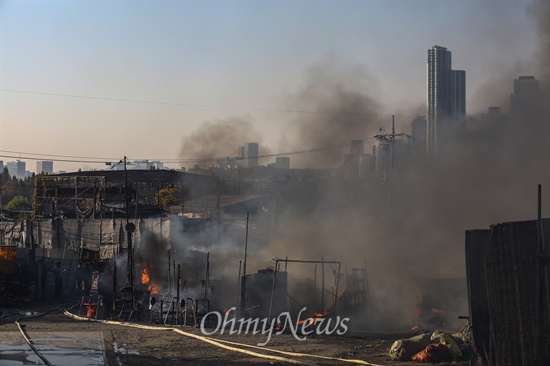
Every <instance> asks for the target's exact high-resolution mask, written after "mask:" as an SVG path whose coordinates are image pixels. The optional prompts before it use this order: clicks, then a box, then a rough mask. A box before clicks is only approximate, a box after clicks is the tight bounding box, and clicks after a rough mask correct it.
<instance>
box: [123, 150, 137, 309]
mask: <svg viewBox="0 0 550 366" xmlns="http://www.w3.org/2000/svg"><path fill="white" fill-rule="evenodd" d="M127 160H128V158H127V157H126V156H124V196H125V207H126V210H125V211H126V233H127V237H128V287H129V288H130V294H131V301H132V304H133V303H134V249H133V247H132V233H133V232H134V231H135V230H136V226H135V225H134V224H133V223H130V212H129V209H130V204H129V202H128V201H129V198H130V196H129V194H128V169H127V167H126V161H127ZM132 306H133V305H132Z"/></svg>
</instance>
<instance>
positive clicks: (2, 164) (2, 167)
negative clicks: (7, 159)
mask: <svg viewBox="0 0 550 366" xmlns="http://www.w3.org/2000/svg"><path fill="white" fill-rule="evenodd" d="M0 169H2V171H1V172H3V171H4V161H2V160H0ZM1 172H0V173H1Z"/></svg>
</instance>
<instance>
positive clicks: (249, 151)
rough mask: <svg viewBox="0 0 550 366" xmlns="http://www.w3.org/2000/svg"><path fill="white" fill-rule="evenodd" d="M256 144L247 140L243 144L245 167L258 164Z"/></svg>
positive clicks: (252, 166)
mask: <svg viewBox="0 0 550 366" xmlns="http://www.w3.org/2000/svg"><path fill="white" fill-rule="evenodd" d="M258 151H259V149H258V144H257V143H256V142H247V143H246V144H244V149H243V153H244V155H243V158H244V160H245V164H246V167H247V168H254V167H257V166H258Z"/></svg>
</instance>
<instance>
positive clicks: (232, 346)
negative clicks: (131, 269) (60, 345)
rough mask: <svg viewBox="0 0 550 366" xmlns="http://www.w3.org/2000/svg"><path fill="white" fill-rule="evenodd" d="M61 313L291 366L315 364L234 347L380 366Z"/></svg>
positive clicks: (66, 312)
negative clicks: (170, 334) (174, 335)
mask: <svg viewBox="0 0 550 366" xmlns="http://www.w3.org/2000/svg"><path fill="white" fill-rule="evenodd" d="M63 313H64V314H65V315H66V316H68V317H70V318H73V319H76V320H81V321H88V322H97V323H103V324H113V325H120V326H125V327H131V328H138V329H144V330H154V331H172V332H176V333H178V334H181V335H183V336H186V337H189V338H194V339H197V340H199V341H202V342H205V343H209V344H211V345H214V346H216V347H219V348H223V349H225V350H228V351H232V352H238V353H243V354H246V355H248V356H252V357H258V358H265V359H269V360H274V361H280V362H286V363H291V364H296V365H312V366H314V365H315V364H312V363H309V362H305V361H300V360H295V359H292V358H287V357H281V356H276V355H267V354H264V353H259V352H254V351H249V350H246V349H242V348H238V347H236V346H239V347H246V348H252V349H261V350H263V351H267V352H273V353H278V354H282V355H285V356H291V357H310V358H319V359H324V360H332V361H339V362H349V363H353V364H356V365H367V366H381V365H378V364H373V363H370V362H367V361H363V360H353V359H344V358H336V357H328V356H319V355H312V354H307V353H298V352H287V351H281V350H276V349H272V348H266V347H258V346H253V345H248V344H244V343H237V342H231V341H225V340H219V339H213V338H210V337H205V336H201V335H197V334H193V333H189V332H186V331H183V330H181V329H178V328H173V327H167V328H165V327H162V328H161V327H155V326H151V325H142V324H133V323H126V322H117V321H113V320H98V319H90V318H84V317H81V316H78V315H75V314H72V313H70V312H69V311H67V310H65V311H63Z"/></svg>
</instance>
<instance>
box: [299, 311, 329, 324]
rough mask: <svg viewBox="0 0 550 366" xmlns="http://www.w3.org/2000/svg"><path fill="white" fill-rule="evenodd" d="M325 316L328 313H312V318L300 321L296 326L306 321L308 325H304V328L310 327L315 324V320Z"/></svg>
mask: <svg viewBox="0 0 550 366" xmlns="http://www.w3.org/2000/svg"><path fill="white" fill-rule="evenodd" d="M327 315H328V312H326V311H324V312H322V313H313V316H311V317H309V318H307V319H303V320H300V321H299V322H298V323H297V324H298V325H302V324H304V323H305V322H306V321H307V322H309V324H306V326H311V325H313V324H315V320H316V319H319V318H324V317H325V316H327Z"/></svg>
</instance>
